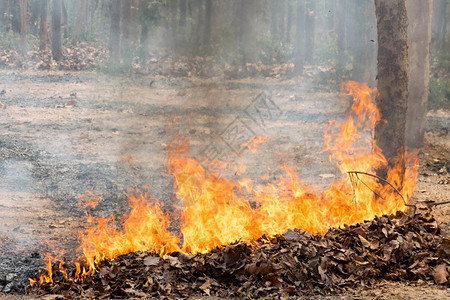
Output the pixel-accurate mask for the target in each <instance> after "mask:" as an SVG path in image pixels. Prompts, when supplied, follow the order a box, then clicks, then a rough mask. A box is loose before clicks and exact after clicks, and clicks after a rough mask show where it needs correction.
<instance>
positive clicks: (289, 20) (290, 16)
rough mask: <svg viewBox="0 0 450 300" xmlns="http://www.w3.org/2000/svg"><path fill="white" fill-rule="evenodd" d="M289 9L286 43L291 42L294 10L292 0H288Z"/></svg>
mask: <svg viewBox="0 0 450 300" xmlns="http://www.w3.org/2000/svg"><path fill="white" fill-rule="evenodd" d="M287 6H288V8H287V9H288V11H287V21H286V43H288V44H289V43H290V42H291V30H292V10H293V9H294V8H293V5H292V3H291V1H288V4H287Z"/></svg>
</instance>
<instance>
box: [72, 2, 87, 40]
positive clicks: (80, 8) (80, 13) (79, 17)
mask: <svg viewBox="0 0 450 300" xmlns="http://www.w3.org/2000/svg"><path fill="white" fill-rule="evenodd" d="M85 6H86V0H78V1H77V14H76V17H75V25H74V27H73V33H72V39H71V44H72V45H75V44H76V43H77V42H78V36H79V35H80V31H81V26H82V25H83V20H84V17H85V16H84V14H85Z"/></svg>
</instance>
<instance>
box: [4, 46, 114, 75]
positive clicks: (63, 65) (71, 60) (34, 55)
mask: <svg viewBox="0 0 450 300" xmlns="http://www.w3.org/2000/svg"><path fill="white" fill-rule="evenodd" d="M62 50H63V58H62V60H61V61H59V62H56V61H54V60H53V59H52V53H51V51H50V50H45V51H39V49H38V48H37V47H35V48H34V49H33V50H31V51H28V52H27V53H26V55H20V54H19V53H18V52H17V51H15V50H12V49H3V50H1V51H0V67H3V68H15V69H30V70H71V71H80V70H93V69H94V68H96V67H97V66H99V65H100V64H102V63H104V62H105V61H106V60H107V59H108V50H106V49H105V48H104V47H97V46H92V45H88V44H87V43H80V44H78V45H77V46H72V47H70V48H67V47H63V49H62Z"/></svg>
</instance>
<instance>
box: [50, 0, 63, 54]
mask: <svg viewBox="0 0 450 300" xmlns="http://www.w3.org/2000/svg"><path fill="white" fill-rule="evenodd" d="M61 13H62V0H53V1H52V56H53V59H54V60H56V61H60V60H61V59H62V45H61Z"/></svg>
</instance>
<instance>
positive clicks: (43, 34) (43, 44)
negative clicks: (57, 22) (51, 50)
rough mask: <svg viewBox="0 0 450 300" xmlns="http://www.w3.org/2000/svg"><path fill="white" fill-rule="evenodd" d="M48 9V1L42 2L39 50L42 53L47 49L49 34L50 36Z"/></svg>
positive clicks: (40, 5) (42, 0) (40, 2)
mask: <svg viewBox="0 0 450 300" xmlns="http://www.w3.org/2000/svg"><path fill="white" fill-rule="evenodd" d="M47 9H48V0H40V1H39V12H40V22H39V50H41V51H43V50H45V49H47V34H48V24H47V23H48V21H47Z"/></svg>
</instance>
